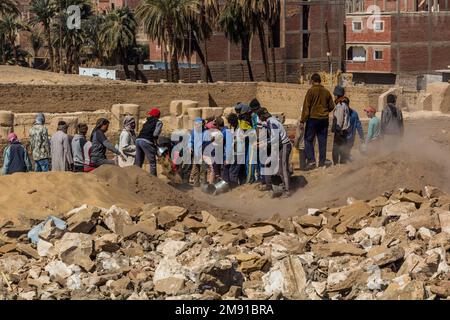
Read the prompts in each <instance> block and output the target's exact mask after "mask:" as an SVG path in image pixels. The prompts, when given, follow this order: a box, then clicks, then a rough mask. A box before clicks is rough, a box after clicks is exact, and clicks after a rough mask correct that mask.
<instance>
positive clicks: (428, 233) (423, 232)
mask: <svg viewBox="0 0 450 320" xmlns="http://www.w3.org/2000/svg"><path fill="white" fill-rule="evenodd" d="M417 233H418V235H419V237H420V239H422V240H430V239H431V238H433V236H434V235H435V234H436V233H435V232H434V231H432V230H430V229H427V228H425V227H420V228H419V230H417Z"/></svg>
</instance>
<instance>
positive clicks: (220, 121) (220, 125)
mask: <svg viewBox="0 0 450 320" xmlns="http://www.w3.org/2000/svg"><path fill="white" fill-rule="evenodd" d="M214 122H215V123H216V127H217V128H218V129H222V128H223V127H225V121H223V118H222V117H217V118H216V119H215V120H214Z"/></svg>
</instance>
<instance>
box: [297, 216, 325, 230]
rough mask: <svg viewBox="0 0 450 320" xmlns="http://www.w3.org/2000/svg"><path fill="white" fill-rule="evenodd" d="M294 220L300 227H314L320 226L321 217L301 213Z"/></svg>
mask: <svg viewBox="0 0 450 320" xmlns="http://www.w3.org/2000/svg"><path fill="white" fill-rule="evenodd" d="M295 221H296V222H297V223H298V224H299V225H301V226H302V227H315V228H320V226H321V225H322V221H323V218H322V217H320V216H311V215H307V214H306V215H303V216H300V217H297V218H296V219H295Z"/></svg>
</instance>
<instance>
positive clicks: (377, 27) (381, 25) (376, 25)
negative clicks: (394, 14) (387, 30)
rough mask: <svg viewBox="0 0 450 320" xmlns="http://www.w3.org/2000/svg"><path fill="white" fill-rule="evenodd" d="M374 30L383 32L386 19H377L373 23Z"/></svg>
mask: <svg viewBox="0 0 450 320" xmlns="http://www.w3.org/2000/svg"><path fill="white" fill-rule="evenodd" d="M373 30H375V31H376V32H383V31H384V21H375V22H374V23H373Z"/></svg>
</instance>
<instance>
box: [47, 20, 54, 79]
mask: <svg viewBox="0 0 450 320" xmlns="http://www.w3.org/2000/svg"><path fill="white" fill-rule="evenodd" d="M44 28H45V34H46V37H47V49H48V56H49V59H50V70H51V71H55V56H54V55H53V47H52V35H51V32H50V26H49V25H45V26H44Z"/></svg>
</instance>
